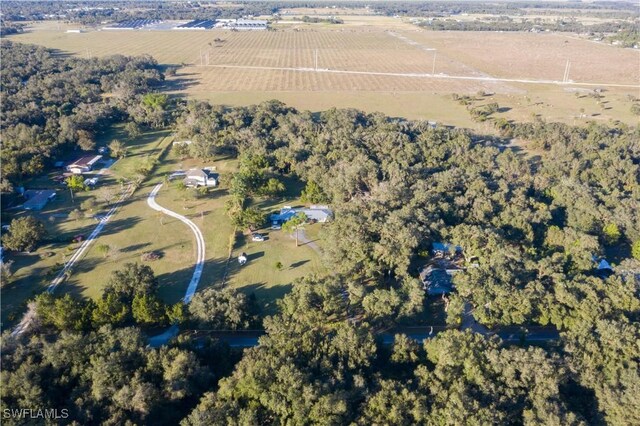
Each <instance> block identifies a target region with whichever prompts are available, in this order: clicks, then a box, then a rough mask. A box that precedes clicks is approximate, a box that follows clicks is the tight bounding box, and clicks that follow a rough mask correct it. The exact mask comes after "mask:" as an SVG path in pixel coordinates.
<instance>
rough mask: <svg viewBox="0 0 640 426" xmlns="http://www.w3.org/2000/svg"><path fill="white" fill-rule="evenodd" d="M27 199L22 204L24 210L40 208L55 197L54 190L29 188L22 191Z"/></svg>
mask: <svg viewBox="0 0 640 426" xmlns="http://www.w3.org/2000/svg"><path fill="white" fill-rule="evenodd" d="M22 195H24V197H25V198H26V199H27V201H25V203H24V204H23V205H22V208H23V209H25V210H42V209H43V208H44V207H45V206H46V205H47V203H48V202H49V201H51V200H53V199H54V198H55V197H56V191H54V190H52V189H29V190H26V191H24V194H22Z"/></svg>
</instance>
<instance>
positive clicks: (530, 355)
mask: <svg viewBox="0 0 640 426" xmlns="http://www.w3.org/2000/svg"><path fill="white" fill-rule="evenodd" d="M340 293H341V286H340V283H339V282H337V281H336V279H335V278H324V279H308V280H305V281H302V282H298V283H296V285H295V286H294V288H293V290H292V292H291V293H290V294H289V295H287V296H285V298H284V299H283V300H282V301H281V303H280V312H281V313H280V314H278V315H276V316H274V317H271V318H268V319H267V320H266V321H265V327H266V330H267V333H268V334H267V335H266V336H265V337H263V338H261V339H260V345H259V346H258V347H256V348H252V349H250V350H248V351H246V352H245V353H244V356H243V358H242V360H241V361H240V362H239V363H238V364H237V365H236V367H235V370H234V372H233V374H232V375H231V376H229V377H226V378H224V379H222V380H221V381H220V382H219V389H218V390H217V391H215V392H214V391H211V392H208V393H206V394H205V395H204V396H203V398H202V400H201V402H200V404H199V405H198V406H197V407H196V408H195V410H193V412H192V413H191V414H190V415H189V416H188V417H187V418H186V419H185V420H184V421H183V422H182V424H183V425H184V426H195V425H209V424H215V425H223V424H284V423H290V424H300V423H312V424H363V425H364V424H467V423H472V424H522V423H524V424H569V425H580V424H590V423H596V424H597V423H604V422H607V423H609V424H632V423H634V422H636V421H637V420H638V417H637V413H638V411H637V408H638V405H637V404H638V403H637V398H638V396H639V395H638V390H637V389H638V388H637V384H638V383H639V381H638V380H639V377H638V371H637V367H638V356H637V354H634V352H633V344H632V342H633V341H634V339H637V337H638V328H637V326H636V325H630V324H627V326H626V327H620V328H616V327H615V326H613V325H612V324H610V323H607V322H603V323H601V324H599V327H601V328H600V329H599V330H598V333H597V334H582V335H581V336H580V338H582V339H586V340H588V341H589V344H588V345H587V346H582V345H581V344H580V341H578V340H574V339H573V338H571V339H570V340H568V341H567V345H566V346H565V347H563V348H558V349H550V350H545V349H542V348H533V347H530V348H521V347H515V346H512V347H505V346H503V345H501V344H500V342H499V341H498V340H492V339H486V338H483V337H482V336H480V335H476V334H473V333H470V332H459V331H454V330H452V331H447V332H444V333H441V334H439V335H438V336H437V337H435V338H434V339H432V340H430V341H427V342H425V343H424V345H421V344H419V343H418V342H416V341H413V340H411V339H409V338H407V337H406V336H403V335H396V336H395V343H394V344H393V346H392V347H391V348H387V347H384V346H382V345H380V344H379V343H377V342H376V340H375V336H374V335H373V334H372V333H371V327H370V326H369V325H368V324H366V323H365V324H361V325H349V324H348V323H347V322H346V321H345V319H346V318H345V315H346V314H345V302H344V300H343V299H342V297H341V295H340ZM606 333H612V334H613V335H612V336H611V337H610V338H607V337H605V335H606ZM610 339H616V340H615V341H616V342H620V343H616V345H617V346H615V347H611V348H610V349H606V350H604V351H603V357H599V356H597V354H598V351H599V350H601V349H602V345H606V344H607V343H606V342H611V341H612V340H610ZM617 339H619V340H617ZM574 345H575V346H574ZM605 377H606V379H605ZM590 381H592V382H590Z"/></svg>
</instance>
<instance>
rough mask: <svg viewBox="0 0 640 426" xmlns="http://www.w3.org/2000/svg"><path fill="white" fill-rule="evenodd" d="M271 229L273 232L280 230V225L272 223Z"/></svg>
mask: <svg viewBox="0 0 640 426" xmlns="http://www.w3.org/2000/svg"><path fill="white" fill-rule="evenodd" d="M271 229H273V230H274V231H277V230H278V229H282V225H280V224H279V223H278V222H273V223H272V224H271Z"/></svg>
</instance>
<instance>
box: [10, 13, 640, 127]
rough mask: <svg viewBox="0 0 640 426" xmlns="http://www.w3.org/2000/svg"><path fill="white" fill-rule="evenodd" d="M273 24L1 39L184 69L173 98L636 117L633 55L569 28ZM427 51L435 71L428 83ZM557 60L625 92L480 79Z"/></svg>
mask: <svg viewBox="0 0 640 426" xmlns="http://www.w3.org/2000/svg"><path fill="white" fill-rule="evenodd" d="M276 28H277V30H276V31H258V32H230V31H224V30H213V31H188V32H180V31H135V32H127V31H89V32H86V33H80V34H67V33H65V32H64V31H65V27H64V26H61V27H58V26H57V25H55V24H53V23H42V24H34V25H33V26H32V27H31V28H30V31H29V32H27V33H25V34H21V35H17V36H12V37H11V39H12V40H16V41H20V42H25V43H35V44H42V45H45V46H47V47H51V48H56V49H59V50H60V51H61V52H68V53H71V54H76V55H79V56H86V55H90V56H103V55H110V54H116V53H120V54H127V55H139V54H149V55H152V56H153V57H155V58H156V59H157V60H158V62H159V63H161V64H166V65H183V66H182V67H181V68H180V69H179V71H178V73H177V76H176V77H173V78H172V80H173V81H174V83H175V84H173V85H172V86H171V88H170V89H169V90H171V92H172V93H175V94H177V95H183V96H187V97H189V98H194V99H205V100H211V101H213V102H217V103H224V104H228V105H246V104H252V103H256V102H259V101H261V100H266V99H280V100H282V101H284V102H286V103H288V104H290V105H292V106H295V107H297V108H302V109H309V110H312V111H318V110H322V109H327V108H330V107H332V106H337V107H355V108H360V109H363V110H365V111H370V112H373V111H381V112H384V113H386V114H389V115H392V116H402V117H407V118H412V119H430V120H436V121H440V122H443V123H447V124H453V125H458V126H468V127H475V128H477V127H478V126H479V125H477V124H476V123H472V122H471V121H470V120H469V116H468V114H467V113H466V111H465V109H464V107H460V106H459V105H457V103H455V102H453V101H451V99H450V96H449V95H450V94H452V93H458V94H475V93H477V92H479V91H483V92H486V93H493V94H496V97H495V98H494V99H495V100H496V101H498V102H499V103H500V106H501V107H505V108H507V109H510V110H511V112H508V113H506V114H504V116H505V117H506V118H509V119H517V120H529V119H530V118H531V114H532V113H535V114H540V115H542V116H543V117H545V118H546V119H549V120H559V121H565V122H570V123H575V122H581V121H586V120H598V121H608V120H610V119H614V120H615V119H618V120H622V121H626V122H629V123H635V122H637V119H636V118H635V117H634V116H633V115H632V114H631V113H630V112H629V110H630V107H631V102H630V101H629V100H628V99H627V95H633V96H639V95H640V89H639V88H640V83H639V81H638V80H639V78H640V76H639V73H638V64H639V63H640V51H637V50H632V49H622V48H617V47H613V46H608V45H604V44H599V43H595V42H591V41H587V40H584V39H580V38H579V37H577V36H572V35H569V34H549V33H542V34H532V33H511V32H510V33H492V32H434V31H426V30H423V29H419V28H417V27H415V26H413V25H410V24H409V23H407V22H406V21H404V20H401V19H393V18H388V17H378V16H346V17H345V24H344V25H324V24H300V25H295V26H291V25H287V26H283V27H279V26H276ZM434 57H435V74H436V78H431V77H430V76H429V75H428V74H431V73H432V72H433V71H434ZM567 60H569V61H570V62H571V68H570V71H569V79H570V80H573V81H575V82H585V83H610V84H622V85H627V86H630V87H618V88H615V87H611V88H607V94H606V98H607V99H606V102H608V103H607V104H606V106H604V107H602V106H599V105H595V104H594V105H591V104H590V103H589V100H588V99H584V100H581V101H580V102H581V105H580V106H577V107H576V103H575V102H576V97H575V96H574V95H575V93H574V92H575V91H580V90H582V89H584V90H585V91H586V92H588V91H592V90H593V89H594V88H596V87H597V86H589V85H587V86H584V88H581V87H580V86H574V85H572V86H561V85H549V84H546V85H544V84H526V83H521V82H514V81H499V80H495V81H492V80H483V79H491V78H496V79H530V80H555V81H559V80H562V79H563V74H564V71H565V66H566V62H567ZM316 68H317V70H318V71H317V72H316ZM441 74H445V75H447V76H461V77H464V78H467V77H468V78H471V79H450V78H445V77H443V76H442V75H441ZM634 86H636V87H634ZM602 88H606V87H605V86H602ZM582 104H584V105H582ZM581 108H583V109H584V110H585V111H586V114H583V113H581V112H580V109H581ZM591 110H593V111H591Z"/></svg>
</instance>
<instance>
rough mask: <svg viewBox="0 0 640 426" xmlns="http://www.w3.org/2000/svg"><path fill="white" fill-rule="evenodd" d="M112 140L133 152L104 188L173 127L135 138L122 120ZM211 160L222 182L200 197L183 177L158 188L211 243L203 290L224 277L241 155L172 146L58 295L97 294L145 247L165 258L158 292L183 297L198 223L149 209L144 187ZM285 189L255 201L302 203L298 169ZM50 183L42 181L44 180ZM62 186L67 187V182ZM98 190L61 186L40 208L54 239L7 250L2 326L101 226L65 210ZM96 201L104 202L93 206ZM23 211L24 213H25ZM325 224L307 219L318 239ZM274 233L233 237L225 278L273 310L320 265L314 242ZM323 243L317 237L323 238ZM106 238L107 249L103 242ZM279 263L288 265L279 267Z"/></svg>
mask: <svg viewBox="0 0 640 426" xmlns="http://www.w3.org/2000/svg"><path fill="white" fill-rule="evenodd" d="M112 139H120V140H121V141H123V142H125V143H127V146H128V148H129V152H128V155H127V157H125V158H123V159H121V160H118V161H117V162H116V163H115V164H114V165H113V166H112V168H111V169H110V170H109V172H108V173H107V174H106V175H104V176H103V177H102V178H101V185H102V186H103V187H105V186H109V187H112V188H116V189H119V188H120V184H119V183H118V181H119V179H120V178H121V177H123V178H131V177H132V176H133V175H134V174H135V173H136V168H137V164H139V162H140V161H146V159H147V158H155V156H156V155H157V154H158V153H159V152H161V150H162V149H163V148H164V147H165V146H168V144H170V143H171V142H172V138H171V137H170V135H169V132H166V131H156V132H147V133H145V134H144V135H142V136H141V137H139V138H136V139H134V140H130V139H127V138H126V135H125V134H123V133H122V128H121V127H120V126H116V127H115V128H114V129H113V130H112V131H110V132H108V133H106V134H103V135H101V136H100V137H99V140H98V143H99V144H100V145H106V144H108V143H109V142H110V141H111V140H112ZM206 166H213V167H215V168H216V171H217V172H218V173H220V182H221V184H220V186H219V187H217V188H214V189H212V190H210V192H209V193H208V194H207V195H206V196H204V197H201V198H194V197H192V196H190V195H189V193H188V192H185V191H183V190H180V189H179V188H178V185H177V181H176V182H171V183H165V184H164V186H163V188H162V189H161V191H160V193H159V194H158V196H157V202H158V204H160V205H161V206H163V207H166V208H168V209H170V210H173V211H175V212H177V213H179V214H182V215H184V216H186V217H188V218H190V219H191V220H193V222H194V223H195V224H196V225H197V226H198V227H199V228H200V229H201V231H202V233H203V235H204V238H205V245H206V256H205V262H206V263H205V268H204V272H203V276H202V280H201V282H200V285H199V287H198V288H199V289H200V290H201V289H203V288H206V287H209V286H220V285H222V281H223V277H224V274H225V270H226V268H227V258H228V255H229V245H230V242H231V237H232V235H233V234H234V231H235V229H234V226H233V225H232V224H231V221H230V219H229V217H228V215H227V213H226V211H225V207H224V205H225V202H226V201H227V200H228V198H229V195H228V193H227V183H228V178H229V177H230V175H231V173H233V172H234V171H235V170H236V168H237V160H236V159H233V158H221V159H218V160H217V161H211V162H207V163H203V162H201V161H197V160H194V159H180V158H178V157H177V156H175V154H174V153H173V151H172V150H169V151H168V153H167V155H166V156H165V157H164V158H163V159H162V160H161V161H160V163H159V164H158V165H157V167H156V168H155V170H154V172H153V174H152V176H151V177H150V178H149V179H147V180H146V181H145V182H144V183H143V184H142V185H141V186H140V187H139V188H138V189H137V190H136V192H135V193H134V195H133V196H132V197H131V198H129V199H128V200H127V201H126V202H125V203H124V204H123V205H122V206H121V208H120V210H119V211H118V213H117V214H116V215H114V216H113V217H112V218H111V221H110V222H109V223H108V224H107V226H106V227H105V228H104V230H103V232H102V234H101V235H100V236H99V237H98V239H97V240H96V241H95V242H94V243H93V244H92V245H91V247H90V248H89V250H87V253H86V254H85V255H84V257H83V258H82V259H81V260H80V261H79V262H78V263H76V266H75V267H74V269H73V271H72V272H73V273H72V275H71V277H70V278H69V279H68V280H67V281H65V282H64V283H63V284H62V285H61V286H60V287H59V288H58V290H57V292H58V293H59V294H64V293H71V294H74V295H78V296H81V297H88V298H97V297H99V296H100V295H101V294H102V289H103V288H104V286H105V284H106V283H107V281H108V279H109V275H110V274H111V273H112V272H113V271H114V270H117V269H119V268H121V267H122V266H123V265H124V264H125V263H127V262H139V263H141V262H142V260H141V256H142V254H144V253H145V252H149V251H155V252H158V253H160V254H161V258H160V259H158V260H156V261H152V262H147V263H146V264H148V265H149V266H150V267H151V268H152V269H153V271H154V273H155V274H156V276H157V277H158V281H159V285H160V288H159V293H160V296H161V297H162V298H163V299H164V300H165V301H166V302H168V303H175V302H177V301H179V300H180V299H182V297H184V292H185V290H186V288H187V285H188V283H189V281H190V279H191V275H192V274H193V267H194V262H195V240H194V237H193V234H192V232H191V231H190V230H189V228H188V227H187V226H186V225H185V224H183V223H182V222H180V221H178V220H176V219H173V218H171V217H169V216H166V215H162V214H160V213H159V212H156V211H155V210H152V209H151V208H150V207H149V206H148V205H147V196H148V194H149V192H150V191H151V190H152V189H153V187H154V186H155V185H156V184H158V183H160V182H164V176H165V175H168V174H169V173H170V172H172V171H174V170H178V169H182V170H188V169H189V168H192V167H206ZM283 180H284V182H285V184H286V187H287V192H286V193H285V194H284V195H283V196H282V197H279V198H277V199H257V200H255V201H254V202H253V205H255V206H258V207H260V208H262V209H263V210H264V211H265V213H270V212H272V211H275V210H278V209H279V208H280V207H282V206H284V205H293V206H297V205H301V204H300V202H299V199H298V197H299V194H300V191H301V189H302V187H303V184H302V182H300V181H299V180H297V179H295V178H291V177H284V178H283ZM43 182H44V181H43ZM61 188H62V187H61ZM99 191H100V190H99V189H98V190H94V191H89V192H85V193H80V194H77V195H76V196H75V200H74V201H72V200H71V198H70V195H69V193H68V192H67V191H66V190H64V191H60V194H59V196H58V198H57V200H56V201H54V202H53V203H51V204H50V205H49V206H47V207H46V209H45V210H43V211H42V212H41V213H38V214H37V215H36V216H37V217H38V218H39V219H40V220H42V221H43V222H44V223H45V224H46V226H47V229H48V231H49V233H50V235H53V236H55V241H52V242H51V243H49V244H46V245H43V246H41V247H40V248H39V249H38V250H37V251H36V252H35V253H31V254H10V255H9V256H8V260H9V259H10V260H14V271H15V275H14V281H13V282H12V284H10V285H8V286H7V287H5V288H3V290H2V320H3V326H5V327H6V326H10V325H11V324H12V323H13V321H14V320H17V319H19V318H20V316H21V315H22V312H23V311H24V309H25V303H26V301H27V300H28V299H30V298H32V297H33V296H35V295H36V294H38V293H40V292H42V291H43V290H44V289H45V288H46V286H47V285H48V284H49V282H50V280H51V278H52V277H53V276H54V275H55V274H56V273H57V271H59V270H60V268H61V264H62V262H63V261H64V259H65V257H64V256H65V255H66V256H67V257H68V256H69V255H70V254H72V250H70V249H67V247H74V248H75V247H76V246H77V245H76V244H71V245H70V242H71V239H72V238H73V236H75V235H78V234H84V235H88V234H89V233H90V232H91V230H92V229H93V228H94V227H95V226H96V222H95V220H94V219H80V220H77V221H75V220H70V219H68V218H67V217H63V216H66V215H67V214H68V213H69V212H70V211H71V210H73V209H75V208H77V207H78V206H79V205H80V203H81V202H82V201H83V200H84V199H86V198H87V197H96V198H98V196H99ZM96 210H99V209H96ZM20 214H23V213H20ZM320 228H321V225H309V226H308V228H307V230H306V232H307V234H308V235H309V238H311V239H312V240H317V239H318V237H317V234H318V232H319V231H320ZM263 232H264V233H265V234H268V237H269V239H268V240H267V241H265V242H261V243H257V242H252V241H250V238H247V237H245V236H243V235H242V232H238V233H237V238H236V241H235V244H234V246H233V251H232V260H231V262H229V269H228V280H227V284H228V285H230V286H233V287H234V288H237V289H239V290H240V291H243V292H245V293H247V294H252V293H253V294H255V296H256V298H257V300H258V303H260V304H261V305H262V306H263V307H264V311H265V313H269V314H270V313H273V312H274V311H275V309H276V303H275V300H276V299H278V298H280V297H282V295H284V294H285V293H286V292H288V291H289V290H290V288H291V285H292V283H293V281H294V280H295V279H297V278H299V277H302V276H305V275H309V274H312V273H315V272H321V271H322V270H323V267H322V264H321V260H320V255H319V253H318V252H317V251H316V250H314V249H313V248H311V247H308V246H304V245H302V246H300V247H296V246H295V240H294V239H293V238H292V237H291V236H290V235H288V234H285V233H283V232H282V231H271V230H264V231H263ZM318 242H319V241H318ZM102 245H106V246H108V247H109V251H108V253H107V254H106V255H105V254H104V253H103V252H101V251H100V249H99V246H102ZM241 252H246V253H247V254H248V255H249V259H250V261H249V263H248V264H247V265H245V266H243V267H239V265H238V263H237V260H236V259H237V256H238V254H239V253H241ZM278 262H280V263H281V264H282V265H283V266H282V268H281V269H277V268H276V263H278Z"/></svg>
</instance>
